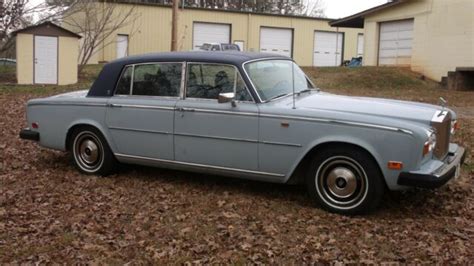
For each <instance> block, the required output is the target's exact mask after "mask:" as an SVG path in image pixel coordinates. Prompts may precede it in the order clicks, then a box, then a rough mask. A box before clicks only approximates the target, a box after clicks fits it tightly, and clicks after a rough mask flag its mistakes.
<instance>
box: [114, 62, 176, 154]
mask: <svg viewBox="0 0 474 266" xmlns="http://www.w3.org/2000/svg"><path fill="white" fill-rule="evenodd" d="M183 66H184V63H179V62H178V63H149V64H138V65H131V66H127V67H126V68H125V69H124V70H123V72H122V76H121V78H120V80H119V82H118V84H117V88H116V91H115V95H114V96H113V97H112V98H111V99H110V100H109V105H108V106H109V107H108V108H107V115H106V123H107V126H108V129H109V131H110V133H111V135H112V138H113V140H114V143H115V145H116V148H117V150H118V153H120V154H121V155H127V156H140V157H146V158H153V159H165V160H173V159H174V153H173V127H174V126H173V124H174V108H175V105H176V102H177V101H178V98H179V92H180V88H181V80H182V75H183Z"/></svg>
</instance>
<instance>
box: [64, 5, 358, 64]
mask: <svg viewBox="0 0 474 266" xmlns="http://www.w3.org/2000/svg"><path fill="white" fill-rule="evenodd" d="M118 2H120V1H115V2H114V3H107V2H103V3H100V4H99V6H98V8H107V5H118V6H117V7H116V8H115V9H116V12H117V13H122V14H125V13H127V12H126V11H124V10H129V9H130V8H132V7H133V8H134V12H135V13H136V14H138V16H137V19H136V20H135V21H134V23H128V24H127V25H126V26H124V27H123V28H121V29H119V30H118V31H117V32H116V33H115V34H112V36H111V37H110V38H109V39H108V40H106V41H105V42H104V45H103V46H101V47H103V48H102V49H100V50H99V51H98V52H97V53H96V54H95V55H94V57H93V58H92V59H91V60H90V63H97V62H107V61H110V60H114V59H116V58H120V57H123V56H126V55H135V54H142V53H150V52H162V51H169V50H170V43H171V13H172V10H171V7H170V6H163V5H158V4H134V5H132V4H127V3H123V2H122V3H118ZM329 21H330V19H325V18H311V17H302V16H287V15H270V14H262V13H250V12H240V11H226V10H216V9H201V8H184V9H181V8H180V12H179V25H178V27H179V33H178V36H179V38H178V47H179V50H181V51H188V50H194V49H198V48H199V46H201V45H202V43H203V42H221V43H235V44H237V45H239V46H240V47H241V48H243V49H244V50H246V51H255V52H260V51H261V52H271V53H278V54H283V55H287V56H290V57H293V58H294V59H295V60H296V61H297V62H298V63H299V64H300V65H303V66H339V65H341V63H342V61H343V60H350V59H351V58H352V57H355V56H357V54H358V47H357V45H358V40H359V39H360V34H362V32H363V30H362V29H351V28H333V27H331V26H330V25H329V23H328V22H329ZM66 24H67V23H65V25H66ZM71 30H74V29H72V28H71ZM359 48H360V47H359ZM359 50H361V49H359Z"/></svg>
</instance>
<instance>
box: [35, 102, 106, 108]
mask: <svg viewBox="0 0 474 266" xmlns="http://www.w3.org/2000/svg"><path fill="white" fill-rule="evenodd" d="M34 105H74V106H95V107H106V106H107V104H106V103H78V102H38V103H35V102H33V103H29V104H28V106H34Z"/></svg>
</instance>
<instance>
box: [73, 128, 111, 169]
mask: <svg viewBox="0 0 474 266" xmlns="http://www.w3.org/2000/svg"><path fill="white" fill-rule="evenodd" d="M73 154H74V160H75V161H76V163H77V165H78V166H79V167H80V168H81V169H82V170H83V171H85V172H88V173H94V172H96V171H97V170H98V169H100V167H101V166H102V164H103V163H104V147H103V145H102V142H101V141H100V139H99V138H98V137H97V136H96V135H95V134H94V133H92V132H90V131H83V132H80V133H79V134H78V135H77V136H76V138H75V139H74V143H73Z"/></svg>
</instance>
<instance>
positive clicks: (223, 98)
mask: <svg viewBox="0 0 474 266" xmlns="http://www.w3.org/2000/svg"><path fill="white" fill-rule="evenodd" d="M234 98H235V93H233V92H225V93H219V98H217V102H218V103H228V102H231V103H232V106H234V107H235V101H234Z"/></svg>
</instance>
